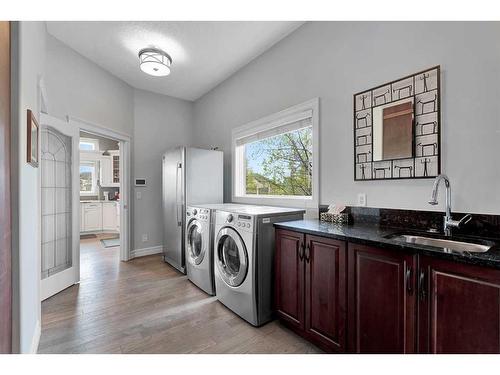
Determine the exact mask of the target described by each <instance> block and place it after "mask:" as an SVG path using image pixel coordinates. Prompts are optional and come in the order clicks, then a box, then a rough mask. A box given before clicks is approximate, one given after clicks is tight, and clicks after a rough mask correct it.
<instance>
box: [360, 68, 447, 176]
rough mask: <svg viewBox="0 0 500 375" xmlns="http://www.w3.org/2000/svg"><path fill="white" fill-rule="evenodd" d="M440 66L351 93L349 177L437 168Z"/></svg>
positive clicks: (428, 171)
mask: <svg viewBox="0 0 500 375" xmlns="http://www.w3.org/2000/svg"><path fill="white" fill-rule="evenodd" d="M440 91H441V90H440V67H439V66H436V67H434V68H430V69H427V70H424V71H422V72H418V73H415V74H412V75H409V76H407V77H403V78H401V79H398V80H395V81H392V82H389V83H386V84H384V85H380V86H377V87H374V88H372V89H369V90H365V91H363V92H360V93H357V94H354V119H353V122H354V125H353V126H354V180H356V181H360V180H387V179H405V178H433V177H435V176H437V175H438V174H439V173H440V171H441V157H440V154H441V152H440V151H441V145H440V134H441V123H440V118H441V116H440V113H441V95H440Z"/></svg>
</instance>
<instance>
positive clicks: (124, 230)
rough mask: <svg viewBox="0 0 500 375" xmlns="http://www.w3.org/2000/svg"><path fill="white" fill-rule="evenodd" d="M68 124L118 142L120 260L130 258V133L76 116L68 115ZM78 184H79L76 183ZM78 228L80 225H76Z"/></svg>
mask: <svg viewBox="0 0 500 375" xmlns="http://www.w3.org/2000/svg"><path fill="white" fill-rule="evenodd" d="M67 121H68V123H69V125H70V126H74V127H77V128H78V129H79V131H84V132H86V133H91V134H95V135H99V136H102V137H106V138H111V139H113V140H115V141H118V142H120V260H121V261H128V260H130V228H131V226H130V210H129V208H130V198H131V195H130V141H131V137H130V135H128V134H126V133H121V132H118V131H116V130H111V129H108V128H105V127H102V126H100V125H96V124H93V123H91V122H89V121H86V120H82V119H79V118H76V117H72V116H68V117H67ZM78 186H79V185H78ZM78 228H80V225H79V226H78Z"/></svg>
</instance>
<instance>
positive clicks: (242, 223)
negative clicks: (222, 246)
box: [235, 215, 252, 229]
mask: <svg viewBox="0 0 500 375" xmlns="http://www.w3.org/2000/svg"><path fill="white" fill-rule="evenodd" d="M235 226H236V228H245V229H250V228H251V227H252V217H251V216H249V215H237V217H236V219H235Z"/></svg>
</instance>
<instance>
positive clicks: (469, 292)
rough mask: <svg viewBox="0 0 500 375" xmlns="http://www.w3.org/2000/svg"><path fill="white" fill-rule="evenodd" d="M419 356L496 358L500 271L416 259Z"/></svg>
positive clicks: (499, 341) (499, 343) (499, 349)
mask: <svg viewBox="0 0 500 375" xmlns="http://www.w3.org/2000/svg"><path fill="white" fill-rule="evenodd" d="M419 279H420V280H421V288H420V293H419V300H420V301H419V306H418V307H419V345H418V346H419V351H420V352H421V353H500V270H496V269H490V268H485V267H479V266H472V265H466V264H460V263H456V262H452V261H446V260H442V259H437V258H431V257H425V256H422V257H421V258H420V276H419Z"/></svg>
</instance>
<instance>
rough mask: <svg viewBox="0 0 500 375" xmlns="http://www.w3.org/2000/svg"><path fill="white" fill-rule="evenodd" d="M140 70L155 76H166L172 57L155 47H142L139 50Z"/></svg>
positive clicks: (168, 72)
mask: <svg viewBox="0 0 500 375" xmlns="http://www.w3.org/2000/svg"><path fill="white" fill-rule="evenodd" d="M139 64H140V67H141V70H142V71H143V72H144V73H147V74H149V75H152V76H156V77H163V76H168V75H169V74H170V65H172V58H171V57H170V56H169V55H168V53H166V52H164V51H162V50H161V49H157V48H144V49H141V50H140V51H139Z"/></svg>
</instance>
